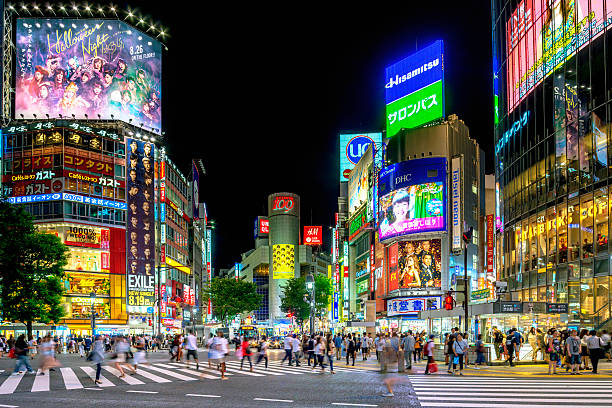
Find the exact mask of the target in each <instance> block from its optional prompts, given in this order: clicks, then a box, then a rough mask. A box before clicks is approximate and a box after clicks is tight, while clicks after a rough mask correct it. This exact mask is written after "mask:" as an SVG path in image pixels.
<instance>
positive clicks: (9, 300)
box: [0, 201, 69, 336]
mask: <svg viewBox="0 0 612 408" xmlns="http://www.w3.org/2000/svg"><path fill="white" fill-rule="evenodd" d="M68 252H69V250H68V247H67V246H66V245H64V244H63V243H62V242H61V240H60V239H59V238H58V237H56V236H55V235H50V234H44V233H40V232H38V231H37V230H36V227H35V226H34V224H33V223H32V218H31V216H30V215H29V214H28V213H27V212H26V211H25V210H24V209H23V208H22V207H20V206H15V205H12V204H9V203H7V202H6V201H0V270H2V276H1V277H0V301H1V305H0V310H1V311H2V318H3V320H9V321H20V322H23V323H25V324H26V328H27V334H28V336H30V335H31V334H32V322H33V321H39V322H41V323H50V322H57V321H59V320H60V319H61V318H62V317H63V315H64V307H63V305H62V296H63V294H64V285H63V279H64V266H66V264H67V263H68Z"/></svg>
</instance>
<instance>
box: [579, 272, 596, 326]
mask: <svg viewBox="0 0 612 408" xmlns="http://www.w3.org/2000/svg"><path fill="white" fill-rule="evenodd" d="M594 307H595V300H594V296H593V278H584V279H581V280H580V318H581V319H583V320H591V319H593V312H594Z"/></svg>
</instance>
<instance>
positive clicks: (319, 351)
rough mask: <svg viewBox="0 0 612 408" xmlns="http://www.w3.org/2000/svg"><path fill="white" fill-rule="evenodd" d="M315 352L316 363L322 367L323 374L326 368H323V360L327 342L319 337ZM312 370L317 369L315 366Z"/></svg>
mask: <svg viewBox="0 0 612 408" xmlns="http://www.w3.org/2000/svg"><path fill="white" fill-rule="evenodd" d="M313 351H314V355H315V358H316V361H317V363H318V364H319V366H320V367H321V373H323V372H325V366H323V358H324V357H325V341H324V340H323V339H322V338H321V336H317V338H316V340H315V345H314V350H313ZM312 369H313V370H314V369H315V365H314V364H313V366H312Z"/></svg>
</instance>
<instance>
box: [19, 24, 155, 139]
mask: <svg viewBox="0 0 612 408" xmlns="http://www.w3.org/2000/svg"><path fill="white" fill-rule="evenodd" d="M16 28H17V29H16V43H15V45H16V49H17V58H16V61H17V67H16V72H15V75H16V84H15V117H16V118H20V117H21V115H23V116H24V117H25V118H26V119H30V118H35V117H38V118H43V117H45V116H47V115H48V116H49V117H52V118H58V117H71V116H72V115H73V114H74V115H76V116H77V117H79V118H81V119H82V118H85V117H87V118H89V119H96V120H97V119H113V118H114V119H118V120H122V121H125V122H129V121H133V123H134V124H136V125H140V124H142V126H145V127H147V128H150V129H151V130H153V131H155V132H157V133H161V68H162V67H161V43H159V42H158V41H156V40H155V39H153V38H151V37H149V36H147V35H146V34H144V33H141V32H140V31H138V30H136V29H134V28H132V27H131V26H129V25H128V24H126V23H124V22H122V21H117V20H99V19H45V18H19V19H17V24H16Z"/></svg>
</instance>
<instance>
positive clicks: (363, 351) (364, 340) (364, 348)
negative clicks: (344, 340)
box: [361, 333, 370, 361]
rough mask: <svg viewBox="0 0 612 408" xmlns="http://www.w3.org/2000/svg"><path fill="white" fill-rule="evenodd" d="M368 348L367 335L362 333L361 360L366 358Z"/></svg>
mask: <svg viewBox="0 0 612 408" xmlns="http://www.w3.org/2000/svg"><path fill="white" fill-rule="evenodd" d="M369 349H370V343H368V337H367V336H366V334H365V333H364V334H363V337H362V338H361V356H362V358H363V360H362V361H367V360H368V350H369Z"/></svg>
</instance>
